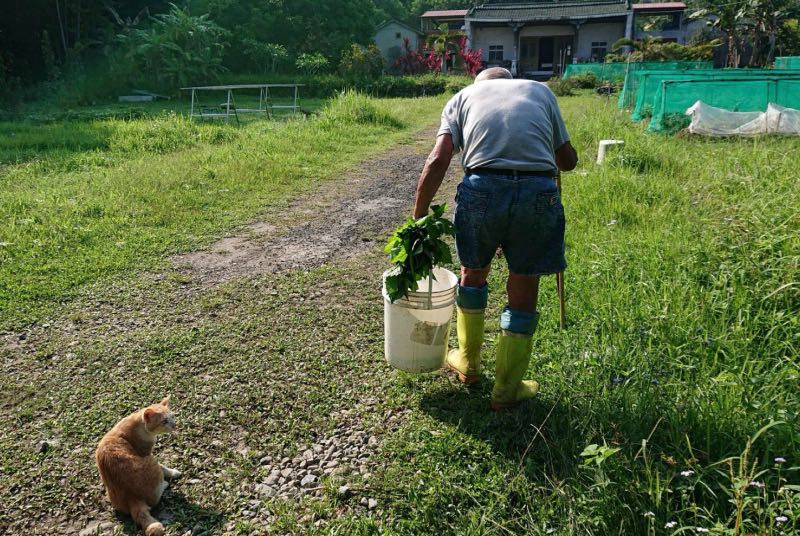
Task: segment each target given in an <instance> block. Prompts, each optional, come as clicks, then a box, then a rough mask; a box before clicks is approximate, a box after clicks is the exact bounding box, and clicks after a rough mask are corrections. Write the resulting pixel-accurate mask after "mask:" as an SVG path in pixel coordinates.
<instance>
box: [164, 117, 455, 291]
mask: <svg viewBox="0 0 800 536" xmlns="http://www.w3.org/2000/svg"><path fill="white" fill-rule="evenodd" d="M432 137H433V132H432V131H428V130H426V131H423V132H422V133H419V134H418V135H417V136H416V140H415V141H416V142H417V143H416V145H411V146H409V145H403V146H400V147H398V148H395V149H392V150H390V151H389V152H387V153H384V154H383V155H381V156H379V157H378V158H375V159H373V160H370V161H368V162H365V163H364V164H363V165H362V166H361V167H360V168H357V169H355V170H352V171H350V172H348V173H347V177H346V179H345V180H344V181H340V182H336V183H331V184H329V185H324V186H323V187H322V188H321V189H320V191H317V192H315V193H314V194H313V195H309V196H306V197H305V198H302V199H299V200H298V201H296V202H295V203H293V206H291V207H290V208H289V209H288V211H287V214H286V216H285V217H284V218H282V220H283V222H284V223H281V222H280V220H279V223H275V222H274V221H273V222H269V223H267V222H255V223H253V224H250V225H248V226H247V227H245V228H244V229H243V230H242V231H241V232H238V233H236V234H234V235H231V236H227V237H224V238H222V239H221V240H219V241H218V242H216V243H215V244H213V245H212V246H211V247H209V248H208V249H206V250H202V251H196V252H192V253H188V254H185V255H180V256H177V257H176V258H175V259H174V262H175V265H176V266H177V267H178V268H180V269H182V270H185V271H186V272H187V273H189V274H191V275H192V277H194V278H199V279H200V280H203V281H205V282H206V283H218V282H221V281H227V280H230V279H234V278H240V277H252V276H255V275H259V274H263V273H277V272H282V271H286V270H296V269H308V268H312V267H316V266H320V265H322V264H324V263H326V262H328V261H330V260H332V259H347V258H349V257H352V256H354V255H357V254H358V253H360V252H363V251H364V250H366V249H367V248H369V247H372V246H374V245H375V244H376V242H382V241H383V240H385V238H386V235H387V233H388V232H389V231H390V230H391V229H392V228H394V227H396V226H397V225H398V224H399V223H401V222H402V221H403V220H404V219H405V217H407V216H409V215H410V208H411V206H412V203H413V199H414V192H415V190H416V183H417V178H418V177H419V173H420V171H421V170H422V166H423V164H424V162H425V158H426V156H427V155H426V153H425V152H424V151H425V150H426V149H429V147H430V146H432V145H430V144H429V145H425V141H429V140H431V139H432ZM457 167H458V166H456V168H457ZM453 173H454V171H453V170H451V175H453ZM298 219H300V220H301V221H300V222H299V223H296V222H297V220H298ZM285 222H288V223H285Z"/></svg>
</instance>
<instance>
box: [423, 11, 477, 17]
mask: <svg viewBox="0 0 800 536" xmlns="http://www.w3.org/2000/svg"><path fill="white" fill-rule="evenodd" d="M467 11H468V10H466V9H447V10H444V11H442V10H440V11H436V10H432V11H426V12H425V13H423V14H422V18H423V19H424V18H433V17H464V16H466V14H467Z"/></svg>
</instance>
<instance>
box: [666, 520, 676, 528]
mask: <svg viewBox="0 0 800 536" xmlns="http://www.w3.org/2000/svg"><path fill="white" fill-rule="evenodd" d="M677 524H678V522H677V521H669V522H667V524H666V525H664V528H665V529H673V528H675V526H676V525H677Z"/></svg>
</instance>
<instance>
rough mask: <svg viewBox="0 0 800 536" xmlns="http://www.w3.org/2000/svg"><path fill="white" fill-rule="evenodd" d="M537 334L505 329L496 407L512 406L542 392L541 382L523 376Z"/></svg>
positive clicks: (499, 352)
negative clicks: (534, 335) (534, 336)
mask: <svg viewBox="0 0 800 536" xmlns="http://www.w3.org/2000/svg"><path fill="white" fill-rule="evenodd" d="M532 341H533V336H532V335H528V334H525V333H513V332H510V331H503V332H502V333H501V335H500V337H499V339H498V341H497V362H496V364H495V366H496V368H495V380H494V389H492V409H493V410H495V411H499V410H503V409H509V408H512V407H514V406H516V405H517V404H519V403H520V402H522V401H523V400H527V399H529V398H533V397H535V396H536V394H537V393H538V392H539V384H538V383H537V382H535V381H532V380H523V379H522V378H523V377H524V376H525V372H526V371H527V370H528V363H529V362H530V359H531V348H532V346H533V342H532Z"/></svg>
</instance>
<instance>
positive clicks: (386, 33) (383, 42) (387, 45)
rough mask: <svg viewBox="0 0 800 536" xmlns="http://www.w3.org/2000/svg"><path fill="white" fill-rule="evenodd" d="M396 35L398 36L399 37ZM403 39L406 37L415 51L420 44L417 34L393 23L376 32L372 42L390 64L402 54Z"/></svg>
mask: <svg viewBox="0 0 800 536" xmlns="http://www.w3.org/2000/svg"><path fill="white" fill-rule="evenodd" d="M397 34H400V37H398V36H397ZM405 37H408V39H409V46H410V47H411V49H412V50H416V49H417V46H418V45H419V42H420V37H419V34H417V33H416V32H412V31H411V30H409V29H408V28H406V27H404V26H401V25H399V24H397V23H394V22H390V23H389V24H387V25H386V26H384V27H383V28H381V29H380V30H378V32H377V33H376V34H375V37H374V39H373V40H374V41H375V44H376V45H377V46H378V49H379V50H380V51H381V54H382V55H383V57H384V58H386V59H387V60H388V61H389V62H390V63H392V62H394V61H395V60H396V59H397V58H398V57H399V56H400V55H401V54H402V51H403V38H405Z"/></svg>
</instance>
